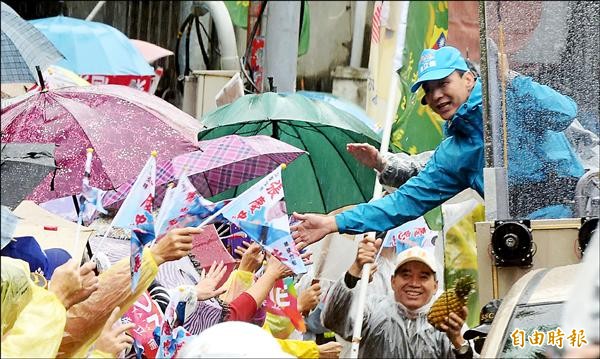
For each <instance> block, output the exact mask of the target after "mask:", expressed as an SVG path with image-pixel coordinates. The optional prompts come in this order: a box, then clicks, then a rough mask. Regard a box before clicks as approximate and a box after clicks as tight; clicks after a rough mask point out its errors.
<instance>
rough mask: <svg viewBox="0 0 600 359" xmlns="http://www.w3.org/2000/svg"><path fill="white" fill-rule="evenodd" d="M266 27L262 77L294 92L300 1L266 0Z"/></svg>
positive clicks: (282, 90) (283, 89)
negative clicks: (263, 73)
mask: <svg viewBox="0 0 600 359" xmlns="http://www.w3.org/2000/svg"><path fill="white" fill-rule="evenodd" d="M266 30H267V31H266V41H265V60H266V61H265V72H266V76H265V77H266V78H268V77H273V84H274V85H275V86H276V87H277V90H278V91H279V92H295V91H296V73H297V67H298V37H299V31H300V1H269V3H268V6H267V28H266Z"/></svg>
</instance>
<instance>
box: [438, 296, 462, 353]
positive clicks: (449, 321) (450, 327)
mask: <svg viewBox="0 0 600 359" xmlns="http://www.w3.org/2000/svg"><path fill="white" fill-rule="evenodd" d="M468 314H469V311H468V309H467V307H466V306H464V307H463V308H462V313H459V314H457V313H454V312H451V313H450V315H449V316H448V317H446V321H445V323H442V324H440V325H439V328H438V329H439V330H440V331H442V332H445V333H446V336H447V337H448V339H450V341H451V342H452V344H453V345H454V347H455V348H458V347H459V346H461V344H462V343H463V342H464V339H463V336H462V334H461V330H462V327H463V325H464V324H465V319H466V318H467V315H468Z"/></svg>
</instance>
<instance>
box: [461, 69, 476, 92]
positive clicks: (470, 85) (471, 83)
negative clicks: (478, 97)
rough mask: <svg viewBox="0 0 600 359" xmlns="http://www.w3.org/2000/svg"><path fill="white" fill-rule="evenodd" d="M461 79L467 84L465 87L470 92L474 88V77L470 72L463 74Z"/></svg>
mask: <svg viewBox="0 0 600 359" xmlns="http://www.w3.org/2000/svg"><path fill="white" fill-rule="evenodd" d="M463 78H464V79H465V81H466V82H467V87H468V88H469V91H471V90H472V89H473V87H475V75H473V73H472V72H471V71H466V72H465V73H464V74H463Z"/></svg>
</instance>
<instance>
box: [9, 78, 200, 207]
mask: <svg viewBox="0 0 600 359" xmlns="http://www.w3.org/2000/svg"><path fill="white" fill-rule="evenodd" d="M1 123H2V143H9V142H35V143H55V144H56V151H55V159H56V167H57V170H56V173H55V174H53V173H50V174H49V175H48V176H47V177H46V178H45V179H44V180H43V181H42V182H41V183H40V185H39V186H38V187H36V188H35V189H34V190H33V192H32V193H31V194H30V195H29V197H28V199H31V200H34V201H36V202H38V203H40V202H45V201H48V200H51V199H54V198H59V197H64V196H69V195H73V194H77V193H80V192H81V183H82V182H81V179H82V176H83V172H84V165H85V159H86V149H87V148H89V147H92V148H94V153H93V159H92V171H91V178H90V184H91V185H92V186H95V187H98V188H101V189H105V190H110V189H115V188H117V187H118V186H120V185H122V184H123V183H126V182H127V181H129V180H130V179H131V178H132V177H135V176H137V174H138V173H139V172H140V170H141V169H142V167H143V166H144V163H145V162H146V160H147V159H148V156H149V155H150V152H151V151H153V150H156V151H158V154H159V155H158V156H159V159H160V158H168V159H170V158H173V157H175V156H177V155H180V154H183V153H187V152H191V151H195V150H197V149H198V141H197V139H196V134H197V133H198V131H200V129H201V125H200V123H199V122H198V120H196V119H195V118H193V117H191V116H189V115H188V114H186V113H184V112H183V111H181V110H179V109H177V108H176V107H174V106H172V105H171V104H169V103H168V102H166V101H163V100H162V99H160V98H158V97H156V96H153V95H149V94H147V93H145V92H142V91H139V90H135V89H132V88H129V87H126V86H118V85H102V86H86V87H69V88H63V89H56V90H49V91H45V92H40V93H37V94H34V95H31V96H28V97H27V98H25V99H23V100H22V101H19V102H16V103H13V104H11V105H9V106H8V107H6V108H3V109H2V119H1Z"/></svg>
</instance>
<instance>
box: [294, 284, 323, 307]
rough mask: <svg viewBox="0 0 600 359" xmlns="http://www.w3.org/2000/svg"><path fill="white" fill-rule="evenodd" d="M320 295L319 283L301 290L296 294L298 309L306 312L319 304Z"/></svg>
mask: <svg viewBox="0 0 600 359" xmlns="http://www.w3.org/2000/svg"><path fill="white" fill-rule="evenodd" d="M320 296H321V284H319V283H315V284H313V285H311V286H310V287H308V288H307V289H306V290H303V291H302V292H301V293H300V295H299V296H298V311H299V312H300V313H308V312H310V311H311V310H313V309H315V307H316V306H317V305H318V304H319V298H320Z"/></svg>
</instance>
